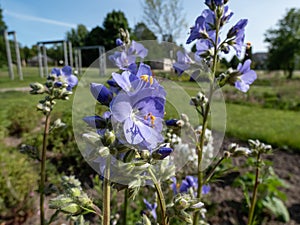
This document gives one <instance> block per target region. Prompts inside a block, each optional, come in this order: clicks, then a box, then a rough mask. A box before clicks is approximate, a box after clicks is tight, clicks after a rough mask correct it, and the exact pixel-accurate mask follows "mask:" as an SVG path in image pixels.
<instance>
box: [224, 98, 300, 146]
mask: <svg viewBox="0 0 300 225" xmlns="http://www.w3.org/2000/svg"><path fill="white" fill-rule="evenodd" d="M226 108H227V129H226V133H227V135H228V136H233V137H237V138H239V139H242V140H247V139H249V138H250V139H260V140H262V141H264V142H266V143H268V144H272V145H274V146H278V147H288V148H292V149H297V150H300V138H299V132H300V115H299V112H293V111H287V110H276V109H266V108H260V107H255V106H244V105H236V104H226Z"/></svg>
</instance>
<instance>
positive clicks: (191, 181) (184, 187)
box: [171, 176, 210, 196]
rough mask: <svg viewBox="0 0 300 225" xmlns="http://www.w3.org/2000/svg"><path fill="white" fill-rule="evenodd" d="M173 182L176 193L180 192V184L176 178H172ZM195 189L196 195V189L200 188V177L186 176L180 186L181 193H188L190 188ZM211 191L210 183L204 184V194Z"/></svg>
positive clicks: (172, 186)
mask: <svg viewBox="0 0 300 225" xmlns="http://www.w3.org/2000/svg"><path fill="white" fill-rule="evenodd" d="M171 179H172V181H173V183H172V184H171V188H172V190H173V192H174V194H177V193H178V185H177V183H176V182H177V181H176V178H175V177H173V178H171ZM191 188H192V189H193V190H194V191H195V193H194V195H195V196H196V190H197V188H198V179H197V177H193V176H186V177H185V179H184V180H183V181H182V182H181V185H180V186H179V193H188V192H189V189H191ZM209 191H210V186H209V185H203V186H202V194H204V195H205V194H207V193H208V192H209Z"/></svg>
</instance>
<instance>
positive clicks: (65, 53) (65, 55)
mask: <svg viewBox="0 0 300 225" xmlns="http://www.w3.org/2000/svg"><path fill="white" fill-rule="evenodd" d="M63 44H64V57H65V66H68V65H69V63H68V50H67V42H66V41H64V42H63Z"/></svg>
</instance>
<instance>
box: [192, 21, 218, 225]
mask: <svg viewBox="0 0 300 225" xmlns="http://www.w3.org/2000/svg"><path fill="white" fill-rule="evenodd" d="M220 23H221V19H220V18H217V21H216V37H215V40H214V41H215V44H214V55H213V65H212V74H211V77H210V85H209V93H208V101H207V104H206V107H205V111H204V114H203V124H202V131H201V134H200V143H198V144H197V152H198V171H197V172H198V190H197V198H198V199H199V200H201V197H202V186H203V172H202V168H201V166H202V156H203V146H204V140H205V131H206V128H207V124H208V116H209V112H210V104H211V100H212V96H213V92H214V80H215V75H216V71H217V61H218V39H219V29H220ZM199 215H200V213H199V211H197V212H195V213H194V218H193V224H194V225H198V224H199Z"/></svg>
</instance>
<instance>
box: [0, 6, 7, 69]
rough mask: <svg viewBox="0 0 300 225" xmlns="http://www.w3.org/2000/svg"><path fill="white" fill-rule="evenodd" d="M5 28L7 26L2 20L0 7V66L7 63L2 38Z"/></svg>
mask: <svg viewBox="0 0 300 225" xmlns="http://www.w3.org/2000/svg"><path fill="white" fill-rule="evenodd" d="M6 29H7V26H6V24H5V22H4V20H3V15H2V9H1V8H0V66H1V67H3V65H6V64H7V58H6V48H5V42H4V38H3V32H4V31H5V30H6Z"/></svg>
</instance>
